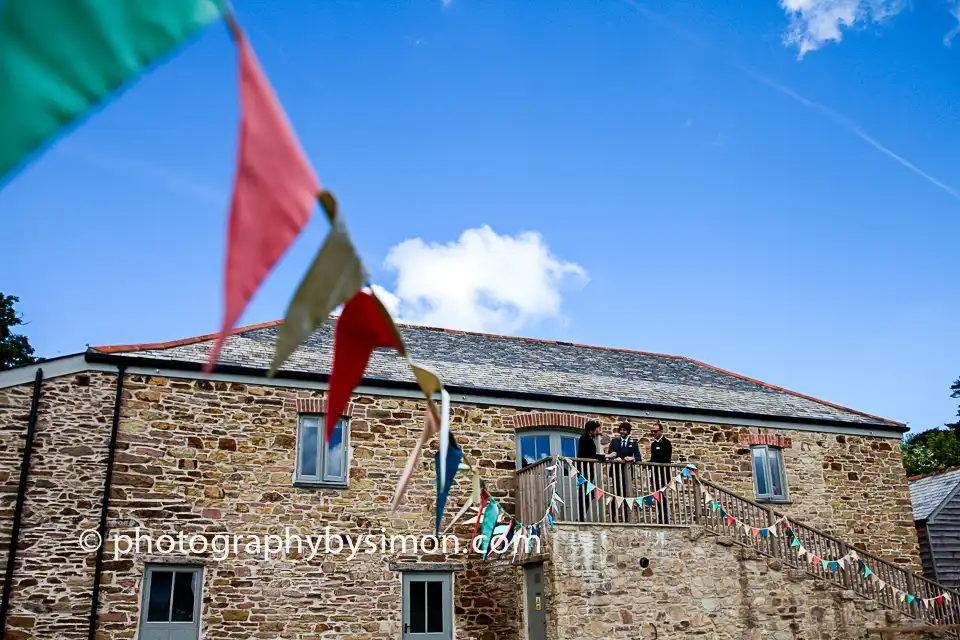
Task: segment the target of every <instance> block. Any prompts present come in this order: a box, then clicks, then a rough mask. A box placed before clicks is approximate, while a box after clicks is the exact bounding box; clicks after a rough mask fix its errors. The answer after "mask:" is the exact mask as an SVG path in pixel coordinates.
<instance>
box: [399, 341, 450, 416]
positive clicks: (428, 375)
mask: <svg viewBox="0 0 960 640" xmlns="http://www.w3.org/2000/svg"><path fill="white" fill-rule="evenodd" d="M407 364H409V365H410V369H412V370H413V377H414V378H416V379H417V385H418V386H419V387H420V390H421V391H423V395H424V396H425V397H426V399H427V404H428V405H429V406H430V410H431V411H432V412H433V415H434V417H435V418H436V419H437V422H439V421H440V411H439V410H438V409H437V405H436V403H434V401H433V396H434V395H436V394H438V393H440V390H441V389H443V384H441V383H440V378H439V376H437V374H435V373H434V372H433V371H431V370H430V369H428V368H427V367H424V366H423V365H421V364H417V363H416V362H414V361H413V360H411V359H410V357H409V356H408V357H407Z"/></svg>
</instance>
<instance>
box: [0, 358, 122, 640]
mask: <svg viewBox="0 0 960 640" xmlns="http://www.w3.org/2000/svg"><path fill="white" fill-rule="evenodd" d="M126 370H127V368H126V366H125V365H122V364H121V365H120V366H119V369H118V371H117V396H116V398H115V399H114V401H113V424H112V425H111V426H110V446H109V449H107V477H106V479H105V480H104V481H103V504H102V505H100V526H99V527H98V528H97V532H98V533H99V534H100V546H99V547H97V564H96V567H95V568H94V570H93V596H92V602H91V604H90V631H89V633H88V635H87V638H89V640H93V638H94V634H95V633H96V631H97V609H98V608H99V607H100V572H101V570H102V569H103V547H104V545H105V544H106V540H107V512H108V511H109V510H110V485H111V484H112V483H113V457H114V454H115V453H116V452H117V428H118V427H119V425H120V404H121V401H122V400H123V376H124V374H125V373H126ZM2 637H3V635H2V634H0V638H2Z"/></svg>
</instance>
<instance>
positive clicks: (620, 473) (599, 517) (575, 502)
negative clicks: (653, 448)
mask: <svg viewBox="0 0 960 640" xmlns="http://www.w3.org/2000/svg"><path fill="white" fill-rule="evenodd" d="M572 462H573V466H574V467H575V468H576V472H574V471H571V469H570V467H569V466H568V465H565V464H560V465H559V466H557V467H556V468H555V470H552V469H550V467H551V466H553V465H556V464H557V459H556V458H545V459H543V460H540V461H539V462H536V463H534V464H531V465H530V466H527V467H524V468H523V469H520V470H519V471H517V512H518V518H519V519H520V521H521V522H526V523H531V522H537V521H539V520H540V519H541V518H543V514H544V513H546V510H547V507H548V506H549V502H550V498H551V496H552V493H551V492H549V491H547V489H546V488H547V484H548V483H549V481H550V478H551V474H552V473H554V472H555V473H556V477H557V493H558V494H559V495H560V499H561V500H562V501H563V503H562V504H559V505H558V508H557V511H556V513H554V516H553V518H554V520H555V521H557V522H577V523H581V524H631V525H642V524H647V525H650V524H663V525H667V526H678V527H689V526H690V525H692V524H695V522H696V517H695V516H696V508H697V504H698V503H697V496H696V483H695V482H693V481H692V479H691V480H687V481H686V482H685V483H683V484H681V485H679V486H677V487H676V489H675V490H672V491H666V487H667V484H668V483H669V482H670V481H671V480H673V479H674V478H675V477H676V476H677V474H678V473H680V472H681V471H682V470H683V468H684V465H682V464H651V463H645V462H644V463H635V464H624V463H622V462H600V461H599V460H582V459H575V460H573V461H572ZM580 477H582V478H583V479H584V481H583V482H582V483H580V484H578V483H579V482H580V481H579V478H580ZM587 483H590V484H589V485H588V484H587ZM590 485H592V486H595V487H599V488H600V490H601V491H602V492H603V494H604V497H603V498H598V497H597V495H596V492H595V491H593V492H589V493H588V491H587V487H588V486H590ZM661 490H662V491H661ZM657 492H660V495H659V497H658V498H654V497H653V494H654V493H657ZM608 495H609V496H612V497H613V500H612V501H609V500H607V499H606V497H605V496H608ZM647 496H651V498H650V499H648V500H644V498H646V497H647ZM638 498H639V499H640V503H637V499H638ZM621 499H622V500H621ZM627 501H633V503H634V504H633V506H632V507H631V506H630V505H628V504H626V503H627Z"/></svg>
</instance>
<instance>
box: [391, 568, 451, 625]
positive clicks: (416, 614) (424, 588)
mask: <svg viewBox="0 0 960 640" xmlns="http://www.w3.org/2000/svg"><path fill="white" fill-rule="evenodd" d="M452 585H453V576H452V574H449V573H421V572H415V573H404V574H403V638H404V640H452V638H453V598H452V595H453V589H452Z"/></svg>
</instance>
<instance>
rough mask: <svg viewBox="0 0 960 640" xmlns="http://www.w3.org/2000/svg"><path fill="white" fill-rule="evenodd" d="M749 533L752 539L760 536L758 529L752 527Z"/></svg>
mask: <svg viewBox="0 0 960 640" xmlns="http://www.w3.org/2000/svg"><path fill="white" fill-rule="evenodd" d="M750 532H751V533H752V534H753V537H754V538H756V537H757V536H758V535H760V529H757V528H756V527H754V528H753V529H751V531H750Z"/></svg>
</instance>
